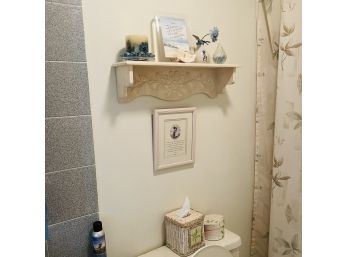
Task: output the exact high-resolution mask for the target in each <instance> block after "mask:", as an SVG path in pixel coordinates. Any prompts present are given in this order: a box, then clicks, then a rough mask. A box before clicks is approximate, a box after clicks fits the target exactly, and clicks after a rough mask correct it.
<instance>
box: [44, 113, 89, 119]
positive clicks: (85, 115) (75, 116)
mask: <svg viewBox="0 0 348 257" xmlns="http://www.w3.org/2000/svg"><path fill="white" fill-rule="evenodd" d="M78 117H92V115H91V114H83V115H71V116H59V117H47V118H45V120H50V119H63V118H66V119H69V118H78Z"/></svg>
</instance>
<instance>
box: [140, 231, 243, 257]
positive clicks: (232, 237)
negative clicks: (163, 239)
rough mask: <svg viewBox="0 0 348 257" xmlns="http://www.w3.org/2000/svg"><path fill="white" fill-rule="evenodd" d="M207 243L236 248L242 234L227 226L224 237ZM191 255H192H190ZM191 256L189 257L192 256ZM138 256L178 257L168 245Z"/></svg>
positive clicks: (206, 243)
mask: <svg viewBox="0 0 348 257" xmlns="http://www.w3.org/2000/svg"><path fill="white" fill-rule="evenodd" d="M205 245H206V246H208V245H219V246H222V247H224V248H226V249H227V250H228V251H231V250H234V249H236V248H238V247H240V246H241V245H242V241H241V239H240V236H238V235H237V234H235V233H233V232H231V231H229V230H228V229H226V228H225V236H224V238H223V239H221V240H219V241H207V240H206V241H205ZM190 256H191V255H190ZM190 256H189V257H190ZM138 257H178V255H177V254H175V253H174V252H173V251H172V250H170V249H169V248H168V247H166V246H162V247H160V248H157V249H154V250H152V251H151V252H148V253H145V254H142V255H140V256H138Z"/></svg>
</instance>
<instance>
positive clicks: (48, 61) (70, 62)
mask: <svg viewBox="0 0 348 257" xmlns="http://www.w3.org/2000/svg"><path fill="white" fill-rule="evenodd" d="M45 62H48V63H71V64H74V63H77V64H86V63H87V62H75V61H74V62H71V61H45Z"/></svg>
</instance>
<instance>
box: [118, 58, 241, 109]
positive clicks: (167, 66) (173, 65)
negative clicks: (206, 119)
mask: <svg viewBox="0 0 348 257" xmlns="http://www.w3.org/2000/svg"><path fill="white" fill-rule="evenodd" d="M113 66H114V67H115V72H116V84H117V95H118V101H119V102H121V103H124V102H129V101H131V100H133V99H135V98H137V97H139V96H153V97H157V98H159V99H162V100H166V101H179V100H182V99H185V98H187V97H189V96H191V95H194V94H199V93H203V94H206V95H208V96H209V97H211V98H213V97H216V96H217V95H218V94H221V93H223V89H224V88H225V86H226V85H227V84H233V83H234V75H235V72H236V68H237V67H239V66H238V65H236V64H213V63H208V64H207V63H178V62H152V61H123V62H117V63H114V64H113Z"/></svg>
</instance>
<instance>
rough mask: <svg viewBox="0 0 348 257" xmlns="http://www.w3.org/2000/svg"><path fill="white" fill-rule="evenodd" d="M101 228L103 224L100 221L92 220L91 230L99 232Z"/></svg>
mask: <svg viewBox="0 0 348 257" xmlns="http://www.w3.org/2000/svg"><path fill="white" fill-rule="evenodd" d="M102 230H103V224H102V222H101V221H99V220H97V221H95V222H93V231H94V232H99V231H102Z"/></svg>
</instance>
